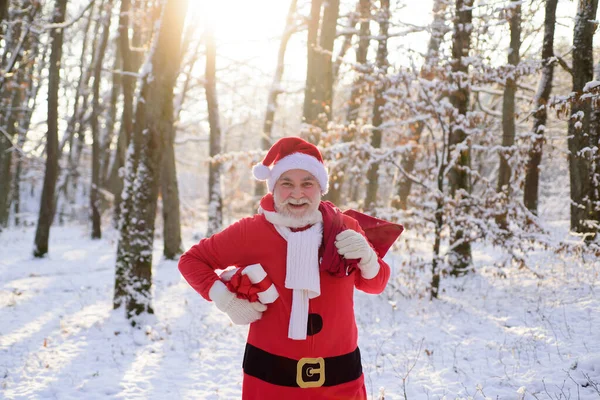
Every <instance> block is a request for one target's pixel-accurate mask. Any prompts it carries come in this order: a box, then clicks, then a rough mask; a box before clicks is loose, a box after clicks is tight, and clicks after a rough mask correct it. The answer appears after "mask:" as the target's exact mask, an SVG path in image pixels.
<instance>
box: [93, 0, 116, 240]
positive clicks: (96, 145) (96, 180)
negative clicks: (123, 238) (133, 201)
mask: <svg viewBox="0 0 600 400" xmlns="http://www.w3.org/2000/svg"><path fill="white" fill-rule="evenodd" d="M111 11H112V0H108V2H107V4H106V5H105V7H104V10H103V13H102V14H101V21H102V22H101V23H102V25H103V27H102V36H101V38H100V43H99V44H98V47H97V49H96V56H95V57H94V58H95V65H94V72H93V75H94V85H93V86H92V96H93V98H92V117H91V125H92V185H91V188H90V210H91V219H92V239H100V238H101V237H102V230H101V221H100V199H99V198H98V190H99V188H100V156H101V154H100V142H101V140H100V121H99V120H100V116H101V114H102V106H101V104H100V81H101V79H102V62H103V61H104V53H105V52H106V46H107V44H108V34H109V32H110V15H111Z"/></svg>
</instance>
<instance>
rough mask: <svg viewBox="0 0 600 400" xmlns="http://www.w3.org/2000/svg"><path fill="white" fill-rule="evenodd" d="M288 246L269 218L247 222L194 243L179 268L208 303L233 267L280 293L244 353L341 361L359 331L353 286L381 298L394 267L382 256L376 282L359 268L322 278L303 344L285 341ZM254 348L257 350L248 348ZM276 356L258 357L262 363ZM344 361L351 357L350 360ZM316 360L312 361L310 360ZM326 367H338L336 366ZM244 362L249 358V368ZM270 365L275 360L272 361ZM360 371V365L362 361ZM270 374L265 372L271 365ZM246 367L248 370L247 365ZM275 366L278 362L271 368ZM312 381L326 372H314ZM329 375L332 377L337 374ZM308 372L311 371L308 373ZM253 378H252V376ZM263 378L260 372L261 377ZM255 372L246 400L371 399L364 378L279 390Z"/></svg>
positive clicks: (253, 328)
mask: <svg viewBox="0 0 600 400" xmlns="http://www.w3.org/2000/svg"><path fill="white" fill-rule="evenodd" d="M343 218H344V225H345V226H346V227H348V228H349V229H352V230H355V231H357V232H360V233H362V234H363V235H364V232H363V231H362V230H361V228H360V226H359V225H358V223H357V222H356V220H354V219H353V218H351V217H349V216H346V215H344V216H343ZM286 254H287V242H286V241H285V239H284V238H282V237H281V235H280V234H279V233H278V232H277V230H276V229H275V227H274V226H273V225H272V224H271V223H270V222H268V221H267V220H266V218H265V217H264V215H256V216H254V217H250V218H244V219H242V220H240V221H238V222H236V223H235V224H233V225H231V226H230V227H228V228H227V229H225V230H223V231H222V232H220V233H218V234H215V235H213V236H211V237H210V238H207V239H203V240H201V241H200V243H198V244H196V245H194V246H193V247H192V248H191V249H190V250H188V251H187V252H186V253H185V254H184V255H182V256H181V259H180V261H179V270H180V271H181V274H182V275H183V276H184V277H185V279H186V280H187V281H188V283H189V284H190V285H191V286H192V287H193V288H194V289H195V290H196V291H197V292H198V293H199V294H200V295H202V296H203V297H204V298H206V299H207V300H210V299H209V296H208V293H209V290H210V288H211V287H212V285H213V283H214V282H215V281H216V280H217V279H218V276H217V274H216V273H215V270H217V269H225V268H227V267H229V266H232V265H238V266H245V265H250V264H257V263H258V264H261V265H262V267H263V268H264V270H265V271H266V273H267V275H268V276H269V277H270V278H271V280H272V281H273V283H274V284H275V286H276V288H277V291H278V292H279V299H278V300H276V301H275V302H274V303H273V304H270V305H269V306H268V309H267V310H266V311H265V312H264V313H263V315H262V318H261V319H260V320H258V321H256V322H254V323H252V324H251V325H250V330H249V333H248V340H247V342H248V347H247V349H246V356H247V357H248V358H250V355H249V354H254V355H255V353H254V352H253V351H254V350H255V349H258V350H256V351H258V352H261V351H262V352H266V353H267V355H269V357H270V355H274V356H275V357H283V358H282V359H281V360H288V359H291V360H302V359H304V360H305V361H306V362H309V365H310V362H311V360H310V359H309V360H306V359H307V358H315V359H316V358H325V359H327V360H326V363H329V361H332V360H333V361H335V360H336V358H335V357H338V356H342V355H348V354H350V353H353V352H355V353H354V356H356V355H357V354H358V357H360V355H359V353H357V351H358V350H357V343H358V332H357V327H356V321H355V318H354V300H353V297H354V288H355V287H356V288H357V289H359V290H362V291H364V292H367V293H373V294H378V293H381V292H382V291H383V289H384V287H385V285H386V284H387V281H388V279H389V276H390V268H389V266H388V265H387V264H386V263H385V262H384V261H383V260H382V259H379V260H378V262H379V265H380V269H379V272H378V274H377V275H376V276H375V277H374V278H372V279H368V280H367V279H364V278H363V277H362V276H361V274H360V271H359V270H354V271H353V272H352V273H351V274H350V275H348V276H346V277H341V278H340V277H334V276H332V275H330V274H329V273H327V272H321V273H320V280H321V282H320V283H321V295H320V296H318V297H316V298H314V299H311V300H310V302H309V326H308V327H307V329H308V333H309V335H308V336H307V338H306V340H292V339H289V338H288V325H289V320H290V312H291V306H292V290H290V289H287V288H286V287H285V285H284V283H285V276H286ZM249 349H250V350H253V351H250V352H249ZM266 360H272V359H271V358H266V359H261V360H260V361H262V362H263V364H264V362H265V361H266ZM344 360H347V358H345V359H344ZM312 361H314V360H312ZM333 361H332V363H331V364H328V365H330V366H331V365H335V362H333ZM246 362H247V360H245V363H246ZM273 362H278V359H275V361H273ZM359 367H360V364H359ZM266 368H267V371H266V373H267V374H268V373H269V371H268V369H269V368H270V367H266ZM245 369H246V367H245ZM272 369H273V370H276V369H277V366H276V365H273V366H272ZM313 372H314V374H317V375H315V376H318V374H320V373H321V372H322V370H321V369H320V368H319V366H316V367H315V368H314V371H313ZM327 372H328V371H327V370H325V371H324V374H325V375H326V376H333V375H334V374H333V371H329V372H330V374H329V375H328V374H327ZM310 373H311V371H310V370H309V374H310ZM251 375H254V376H251ZM258 375H259V376H260V374H258ZM256 376H257V374H256V373H252V374H248V373H244V382H243V388H242V396H243V398H244V399H281V398H285V399H286V400H293V399H303V400H305V399H342V398H345V399H366V391H365V387H364V379H363V376H362V375H360V376H359V377H358V378H357V379H355V380H352V381H350V382H345V383H342V384H335V385H333V386H322V387H313V388H300V387H291V386H282V385H277V384H272V383H268V382H265V381H264V380H262V379H259V378H257V377H256Z"/></svg>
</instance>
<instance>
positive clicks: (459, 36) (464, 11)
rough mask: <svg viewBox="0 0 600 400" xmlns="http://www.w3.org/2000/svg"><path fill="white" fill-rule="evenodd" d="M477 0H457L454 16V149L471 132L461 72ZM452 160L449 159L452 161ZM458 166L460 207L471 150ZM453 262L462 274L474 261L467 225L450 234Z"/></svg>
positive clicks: (453, 179) (454, 180) (454, 177)
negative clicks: (464, 124) (467, 236)
mask: <svg viewBox="0 0 600 400" xmlns="http://www.w3.org/2000/svg"><path fill="white" fill-rule="evenodd" d="M472 7H473V0H456V15H455V17H454V32H453V35H452V72H453V76H452V79H453V80H455V82H454V83H455V84H456V85H457V89H456V90H455V91H454V92H453V93H451V94H450V103H451V104H452V106H453V107H454V108H455V113H454V116H453V118H454V120H453V121H451V123H450V134H449V140H448V144H449V146H450V151H449V152H448V157H450V154H452V152H453V150H454V149H455V148H456V147H457V146H460V145H463V144H465V141H466V139H467V135H466V134H465V131H464V130H463V128H462V123H466V121H465V119H466V114H467V111H468V109H469V95H470V89H469V86H468V83H466V82H463V81H462V80H461V78H460V76H461V75H462V76H468V73H469V65H468V64H467V62H468V61H467V60H466V59H464V60H463V57H465V58H466V57H468V55H469V48H470V47H471V30H472V29H473V28H472V24H471V21H472V19H473V11H472ZM450 163H451V161H450V160H448V164H450ZM452 164H454V166H453V167H452V168H451V169H450V172H449V176H448V181H449V185H450V194H451V195H452V196H453V197H455V198H457V207H460V199H461V198H462V197H463V196H464V195H468V194H470V193H471V184H470V179H469V175H468V172H467V169H468V168H470V166H471V154H470V150H469V149H468V148H467V149H463V150H460V151H459V152H458V160H456V161H455V162H453V163H452ZM450 246H451V249H452V250H451V251H450V264H451V265H452V272H451V273H452V274H453V275H460V274H463V273H464V272H465V270H466V269H467V267H468V266H469V265H470V264H471V243H470V242H469V241H468V238H466V237H465V232H464V230H463V228H462V227H461V226H460V225H459V226H453V228H452V232H451V238H450Z"/></svg>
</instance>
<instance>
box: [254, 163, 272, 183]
mask: <svg viewBox="0 0 600 400" xmlns="http://www.w3.org/2000/svg"><path fill="white" fill-rule="evenodd" d="M252 175H254V177H255V178H256V179H258V180H259V181H266V180H267V179H269V177H270V176H271V170H270V169H269V167H267V166H266V165H264V164H262V163H258V164H256V165H255V166H254V167H252Z"/></svg>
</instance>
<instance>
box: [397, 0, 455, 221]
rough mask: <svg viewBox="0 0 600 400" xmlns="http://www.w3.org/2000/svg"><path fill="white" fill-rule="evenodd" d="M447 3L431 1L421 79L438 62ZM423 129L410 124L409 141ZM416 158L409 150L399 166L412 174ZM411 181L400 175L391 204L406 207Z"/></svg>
mask: <svg viewBox="0 0 600 400" xmlns="http://www.w3.org/2000/svg"><path fill="white" fill-rule="evenodd" d="M447 6H448V4H447V3H446V2H445V1H443V0H434V2H433V22H432V23H431V36H430V37H429V44H428V46H427V54H426V55H425V63H424V65H423V68H422V69H421V72H420V76H421V78H423V79H427V80H432V79H433V78H434V71H435V69H436V68H437V66H438V64H439V51H440V44H441V43H442V40H443V38H444V34H445V33H446V31H447V30H448V27H447V26H446V20H445V14H446V8H447ZM425 101H426V99H425V98H424V96H423V93H422V92H421V91H419V102H425ZM423 129H425V123H423V121H418V122H415V123H414V124H411V125H410V131H411V137H410V139H411V141H412V142H413V143H415V144H416V143H419V142H420V141H421V134H422V133H423ZM416 160H417V151H416V150H415V151H410V152H408V153H406V154H404V155H403V157H402V160H401V161H400V166H401V167H402V169H403V170H404V171H406V172H407V173H408V174H412V172H413V170H414V168H415V162H416ZM412 183H413V182H412V181H411V180H410V179H408V178H407V177H406V176H404V175H402V176H401V177H400V179H399V183H398V197H397V199H394V200H393V201H392V206H393V207H396V208H399V209H401V210H406V209H407V208H408V196H409V195H410V192H411V190H412Z"/></svg>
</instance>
